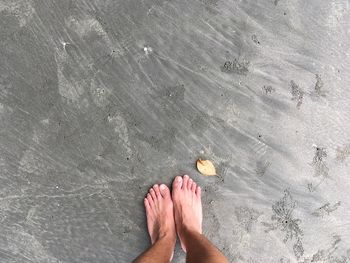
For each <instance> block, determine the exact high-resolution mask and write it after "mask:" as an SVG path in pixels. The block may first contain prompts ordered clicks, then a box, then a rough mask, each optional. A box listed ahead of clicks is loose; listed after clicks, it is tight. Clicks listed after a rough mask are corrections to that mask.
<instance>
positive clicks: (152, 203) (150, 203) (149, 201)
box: [146, 193, 154, 207]
mask: <svg viewBox="0 0 350 263" xmlns="http://www.w3.org/2000/svg"><path fill="white" fill-rule="evenodd" d="M146 199H147V201H148V204H149V206H150V207H152V206H154V202H153V198H152V196H151V194H150V193H148V194H147V197H146Z"/></svg>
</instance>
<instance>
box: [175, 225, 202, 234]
mask: <svg viewBox="0 0 350 263" xmlns="http://www.w3.org/2000/svg"><path fill="white" fill-rule="evenodd" d="M179 230H180V231H179V232H180V233H183V234H185V235H193V234H202V231H200V230H199V229H197V228H195V227H191V226H187V225H182V226H181V227H180V228H179Z"/></svg>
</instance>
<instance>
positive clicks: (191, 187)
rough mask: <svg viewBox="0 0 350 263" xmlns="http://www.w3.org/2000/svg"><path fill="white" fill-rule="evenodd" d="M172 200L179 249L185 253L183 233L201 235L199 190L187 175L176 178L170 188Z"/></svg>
mask: <svg viewBox="0 0 350 263" xmlns="http://www.w3.org/2000/svg"><path fill="white" fill-rule="evenodd" d="M172 199H173V203H174V215H175V225H176V231H177V234H178V236H179V238H180V241H181V247H182V249H183V250H184V251H185V252H186V246H185V244H184V241H183V234H184V231H194V232H197V233H200V234H201V233H202V202H201V188H200V187H199V186H197V184H196V183H195V182H193V180H192V179H191V178H189V176H188V175H184V176H183V177H181V176H176V177H175V179H174V182H173V187H172Z"/></svg>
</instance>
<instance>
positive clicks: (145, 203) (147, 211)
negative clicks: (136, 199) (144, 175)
mask: <svg viewBox="0 0 350 263" xmlns="http://www.w3.org/2000/svg"><path fill="white" fill-rule="evenodd" d="M143 203H144V205H145V209H146V213H147V214H149V213H150V210H151V207H150V205H149V202H148V199H147V198H145V200H143Z"/></svg>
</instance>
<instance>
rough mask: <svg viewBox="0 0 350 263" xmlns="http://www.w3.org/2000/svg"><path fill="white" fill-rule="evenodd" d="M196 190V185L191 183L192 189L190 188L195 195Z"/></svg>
mask: <svg viewBox="0 0 350 263" xmlns="http://www.w3.org/2000/svg"><path fill="white" fill-rule="evenodd" d="M196 188H197V184H196V183H195V182H193V183H192V187H191V191H192V192H193V193H195V192H196Z"/></svg>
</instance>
